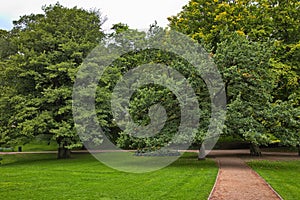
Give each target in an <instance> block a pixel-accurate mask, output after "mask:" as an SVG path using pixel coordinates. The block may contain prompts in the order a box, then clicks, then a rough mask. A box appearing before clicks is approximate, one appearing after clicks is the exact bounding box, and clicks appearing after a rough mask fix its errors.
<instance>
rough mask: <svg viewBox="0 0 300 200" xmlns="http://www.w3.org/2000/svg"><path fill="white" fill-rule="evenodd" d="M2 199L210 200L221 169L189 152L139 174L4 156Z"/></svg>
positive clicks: (85, 160)
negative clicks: (157, 167)
mask: <svg viewBox="0 0 300 200" xmlns="http://www.w3.org/2000/svg"><path fill="white" fill-rule="evenodd" d="M0 157H2V158H3V161H2V164H1V165H0V198H1V199H122V200H123V199H125V200H126V199H128V200H129V199H130V200H133V199H138V200H140V199H154V200H156V199H185V200H186V199H200V200H201V199H207V197H208V196H209V193H210V191H211V189H212V187H213V184H214V182H215V178H216V175H217V171H218V168H217V165H216V163H215V162H214V161H212V160H206V161H198V160H197V157H196V154H193V153H187V154H185V155H184V156H183V157H181V158H180V159H179V160H177V161H176V162H174V163H173V164H172V165H170V166H168V167H166V168H164V169H161V170H158V171H155V172H150V173H143V174H133V173H125V172H120V171H117V170H114V169H111V168H108V167H106V166H105V165H103V164H101V163H100V162H99V161H98V160H96V159H95V158H94V157H93V156H91V155H89V154H75V155H73V156H72V158H71V159H68V160H57V159H56V155H55V154H18V155H0Z"/></svg>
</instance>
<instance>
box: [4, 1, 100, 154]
mask: <svg viewBox="0 0 300 200" xmlns="http://www.w3.org/2000/svg"><path fill="white" fill-rule="evenodd" d="M43 11H44V14H31V15H25V16H22V17H20V19H19V20H18V21H14V27H13V29H12V30H11V31H10V32H9V41H10V43H11V44H12V46H16V51H15V52H14V53H11V54H10V55H9V57H8V59H6V60H4V64H3V68H2V69H1V70H2V71H3V74H4V79H1V80H4V83H5V87H9V88H13V89H12V90H13V92H12V93H6V94H5V95H4V97H2V98H1V100H2V101H5V103H6V104H9V105H11V107H7V108H6V109H3V110H2V112H4V113H5V112H9V113H11V116H10V117H8V119H7V120H6V124H5V126H2V129H6V130H5V131H6V132H8V133H9V134H6V137H9V141H10V143H16V142H19V141H18V140H17V138H18V139H20V138H26V139H30V138H32V137H35V136H37V135H40V134H44V135H49V138H52V139H54V140H56V141H57V143H58V145H59V151H58V158H67V157H69V155H70V149H71V148H74V147H78V146H81V142H80V140H79V137H78V136H77V134H76V132H75V130H74V122H73V117H72V88H73V84H74V79H75V74H76V72H77V70H78V67H79V65H80V64H81V63H82V61H83V59H84V58H85V57H86V56H87V54H88V53H89V52H90V51H91V50H92V49H93V48H94V47H95V46H96V45H97V44H98V42H99V41H101V40H102V38H103V37H104V33H103V32H102V31H101V25H102V23H103V22H104V19H103V18H101V16H100V13H99V11H97V10H91V11H86V10H83V9H79V8H77V7H74V8H66V7H63V6H61V5H60V4H58V3H57V4H55V5H50V6H45V7H43ZM12 127H13V128H12ZM22 141H23V142H24V139H22Z"/></svg>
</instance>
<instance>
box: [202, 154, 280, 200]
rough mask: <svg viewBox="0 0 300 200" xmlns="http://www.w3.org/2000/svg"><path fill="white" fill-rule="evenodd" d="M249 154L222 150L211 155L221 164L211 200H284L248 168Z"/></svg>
mask: <svg viewBox="0 0 300 200" xmlns="http://www.w3.org/2000/svg"><path fill="white" fill-rule="evenodd" d="M226 152H227V153H226ZM248 154H249V150H237V151H234V150H230V151H226V150H225V151H224V150H222V151H213V152H212V153H211V154H209V155H210V156H212V157H215V159H216V160H217V162H218V163H219V173H218V177H217V180H216V183H215V186H214V188H213V190H212V192H211V194H210V196H209V198H208V199H209V200H256V199H257V200H280V199H282V198H281V197H280V196H279V195H278V194H277V193H276V192H275V191H274V190H273V189H272V187H271V186H270V185H269V184H268V183H267V182H266V181H265V180H264V179H263V178H261V177H260V176H259V175H258V174H257V173H256V172H255V171H253V170H252V169H251V168H250V167H248V166H247V164H246V163H245V160H247V159H249V156H247V155H248ZM252 158H253V157H252ZM266 158H268V157H266Z"/></svg>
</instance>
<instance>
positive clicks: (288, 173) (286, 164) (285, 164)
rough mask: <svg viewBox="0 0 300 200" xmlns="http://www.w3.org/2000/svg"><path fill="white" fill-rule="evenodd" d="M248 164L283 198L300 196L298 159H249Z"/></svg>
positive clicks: (286, 199) (291, 199)
mask: <svg viewBox="0 0 300 200" xmlns="http://www.w3.org/2000/svg"><path fill="white" fill-rule="evenodd" d="M248 165H249V166H250V167H252V168H253V169H254V170H255V171H256V172H258V174H259V175H260V176H262V177H263V178H264V179H265V180H266V181H267V182H268V183H269V184H270V185H271V186H272V187H273V189H274V190H276V192H278V193H279V194H280V196H281V197H282V198H283V199H285V200H289V199H290V200H294V199H299V197H300V190H299V188H300V161H299V160H297V161H265V160H263V161H250V162H248Z"/></svg>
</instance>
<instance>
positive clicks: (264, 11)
mask: <svg viewBox="0 0 300 200" xmlns="http://www.w3.org/2000/svg"><path fill="white" fill-rule="evenodd" d="M299 7H300V2H299V1H298V0H291V1H277V0H271V1H267V0H237V1H229V0H228V1H219V0H214V1H205V0H191V1H190V2H189V3H188V4H187V5H186V6H184V7H183V10H182V11H181V12H180V13H179V14H178V15H176V16H172V17H170V18H169V21H170V27H171V28H172V29H174V30H177V31H180V32H183V33H185V34H187V35H189V36H190V37H191V38H193V39H195V40H197V41H198V42H199V43H200V44H202V45H203V46H204V47H205V48H206V49H207V50H208V51H210V52H211V55H212V56H213V57H214V58H215V59H216V61H217V62H218V63H219V64H218V67H219V68H220V70H221V72H222V74H223V78H224V80H225V81H226V83H227V86H228V88H226V89H227V98H228V100H229V101H228V103H229V104H228V111H229V112H228V116H229V118H228V123H227V124H228V125H229V124H232V126H228V127H227V130H229V129H230V128H229V127H233V126H234V125H236V128H235V129H231V132H232V133H233V132H234V133H235V134H236V133H241V132H247V131H245V130H243V129H246V130H250V129H251V131H248V133H247V134H242V136H243V137H244V139H247V140H250V141H252V142H254V143H260V144H263V143H265V142H263V141H261V142H258V141H257V140H256V139H255V138H257V136H259V135H269V136H270V137H277V138H279V139H280V140H281V141H282V142H283V143H284V144H291V143H293V145H292V146H295V144H296V142H290V143H289V142H286V141H287V140H290V141H295V136H297V135H299V130H298V129H297V128H295V127H296V124H299V118H297V117H295V116H296V115H295V112H296V111H295V112H294V111H293V112H292V111H291V112H285V114H286V115H285V119H291V120H292V121H293V122H294V124H293V125H291V126H288V127H287V126H286V124H288V123H280V121H282V120H283V119H280V118H278V116H283V115H280V112H282V110H281V111H279V110H280V109H279V108H281V109H283V108H284V107H286V105H290V107H289V106H288V107H289V110H291V109H293V110H297V109H298V108H299V101H298V100H297V98H296V97H297V96H298V95H299V82H300V81H299V75H300V71H299V69H300V62H299V52H300V49H299V41H300V38H299V34H298V33H299V32H300V30H299V24H300V23H299V22H300V13H299ZM224 33H225V34H224ZM234 34H238V35H240V36H241V37H244V38H245V39H246V40H248V44H247V45H246V46H245V44H246V43H247V42H246V40H245V39H244V42H242V44H240V45H241V46H239V45H237V42H241V40H240V39H237V40H232V39H228V38H229V37H232V36H233V35H234ZM232 38H234V39H236V37H232ZM228 41H231V42H228ZM266 42H267V43H268V42H269V43H270V42H271V43H272V45H268V46H266V47H264V48H262V49H261V50H259V49H258V52H260V54H262V55H263V54H265V52H266V53H267V55H268V56H269V57H268V56H266V57H265V59H263V60H261V58H262V57H263V56H262V55H260V54H257V53H255V51H256V50H255V49H256V48H257V47H255V46H261V45H263V44H264V43H266ZM259 43H261V45H260V44H259ZM224 44H226V46H224ZM251 46H252V47H251ZM241 47H243V48H241ZM251 49H252V50H251ZM270 50H271V51H272V53H271V54H269V52H270ZM251 51H252V53H250V52H251ZM231 56H233V57H231ZM243 57H244V58H243ZM220 58H221V59H220ZM228 59H230V60H231V62H227V61H228ZM258 61H263V62H258ZM255 62H256V63H255ZM251 67H253V69H252V70H250V68H251ZM239 68H240V69H239ZM224 69H225V70H224ZM238 69H239V70H238ZM259 71H261V72H262V73H258V72H259ZM236 72H237V73H236ZM266 73H269V74H272V75H271V76H269V78H266V77H265V74H266ZM255 74H256V75H255ZM237 77H239V79H237ZM254 77H255V79H253V78H254ZM251 79H252V80H251ZM249 80H251V84H249ZM254 80H255V82H256V83H255V84H254V85H256V86H255V87H253V86H254V85H253V83H254V82H253V81H254ZM269 81H271V82H270V83H271V84H270V83H268V82H269ZM230 82H236V83H239V84H240V87H236V89H235V90H234V91H233V93H232V94H234V95H233V96H235V97H238V98H237V99H235V98H232V95H230V94H229V93H228V91H230V88H234V87H232V85H231V86H230V85H228V83H230ZM267 85H273V89H271V90H270V88H269V87H266V86H267ZM261 88H265V89H263V91H261ZM251 90H253V91H256V92H254V93H253V92H251ZM245 91H248V92H249V94H251V95H249V94H248V95H249V97H247V98H243V96H244V95H243V94H240V93H244V94H245ZM257 94H262V96H268V95H272V98H269V100H268V101H262V102H261V103H263V102H265V108H266V109H269V110H265V111H264V112H263V115H261V116H259V115H257V114H254V115H253V112H252V111H251V112H249V109H246V107H247V104H248V103H249V100H251V101H252V107H253V108H254V105H255V104H257V103H259V102H260V101H261V99H262V98H257V102H255V101H256V100H255V99H254V98H253V97H256V95H257ZM291 102H293V103H291ZM242 105H243V106H244V107H245V108H243V109H238V108H239V107H240V106H242ZM261 105H263V104H261ZM275 108H276V109H275ZM234 110H235V111H234ZM272 111H273V112H272ZM274 111H276V113H274ZM292 113H293V114H292ZM237 114H239V115H240V120H233V119H232V116H234V115H237ZM272 114H274V116H273V117H271V115H272ZM289 114H290V115H289ZM287 115H289V116H287ZM254 116H257V117H256V119H255V118H253V117H254ZM235 118H236V117H235ZM250 118H251V119H250ZM263 118H265V119H270V118H272V120H263ZM274 119H276V121H274ZM230 120H231V122H230ZM249 120H250V121H249ZM257 120H258V121H257ZM242 121H244V122H242ZM254 122H255V123H256V122H259V125H258V124H257V126H255V127H252V126H254V125H253V123H254ZM268 122H270V124H268ZM255 123H254V124H255ZM274 124H277V126H280V128H277V129H275V128H270V127H272V126H274ZM289 124H291V123H289ZM238 127H240V130H237V128H238ZM228 128H229V129H228ZM262 128H263V129H262ZM282 129H284V130H288V131H286V132H285V134H283V133H282ZM225 132H228V131H225ZM251 132H252V133H251ZM287 133H289V134H287ZM288 135H290V137H288ZM264 138H265V137H264ZM264 141H266V140H264Z"/></svg>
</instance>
